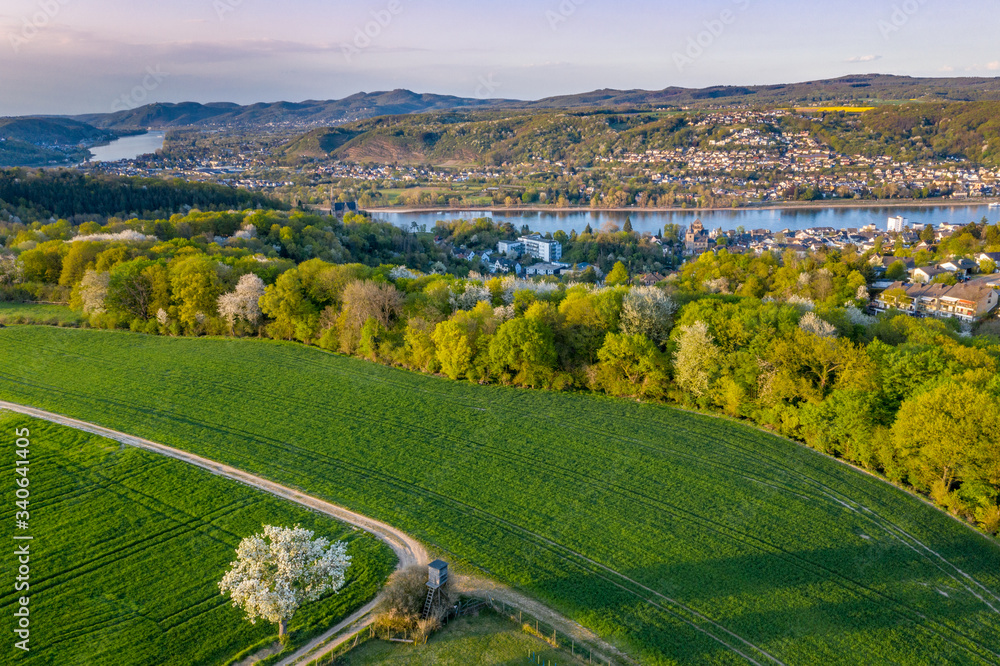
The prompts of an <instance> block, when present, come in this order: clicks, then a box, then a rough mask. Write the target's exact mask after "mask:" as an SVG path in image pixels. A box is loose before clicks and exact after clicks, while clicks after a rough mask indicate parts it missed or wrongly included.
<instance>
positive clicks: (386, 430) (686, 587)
mask: <svg viewBox="0 0 1000 666" xmlns="http://www.w3.org/2000/svg"><path fill="white" fill-rule="evenodd" d="M0 399H4V400H9V401H12V402H18V403H23V404H28V405H32V406H35V407H38V408H41V409H47V410H50V411H53V412H58V413H62V414H66V415H69V416H73V417H76V418H80V419H85V420H89V421H93V422H96V423H99V424H101V425H103V426H106V427H110V428H115V429H118V430H123V431H126V432H130V433H134V434H136V435H139V436H142V437H146V438H149V439H153V440H156V441H160V442H163V443H165V444H168V445H171V446H175V447H178V448H182V449H187V450H190V451H193V452H194V453H197V454H199V455H202V456H205V457H208V458H212V459H215V460H218V461H221V462H224V463H226V464H229V465H233V466H237V467H240V468H243V469H246V470H248V471H250V472H253V473H255V474H260V475H262V476H266V477H269V478H271V479H274V480H276V481H280V482H282V483H285V484H288V485H294V486H297V487H300V488H303V489H305V490H307V491H308V492H310V493H313V494H316V495H319V496H322V497H325V498H327V499H329V500H331V501H333V502H336V503H339V504H342V505H345V506H348V507H350V508H352V509H354V510H357V511H360V512H362V513H365V514H368V515H371V516H374V517H376V518H378V519H380V520H384V521H386V522H389V523H391V524H393V525H395V526H397V527H399V528H401V529H404V530H407V531H409V532H410V533H411V534H413V535H414V536H417V537H418V538H421V539H423V540H424V541H426V542H427V543H428V544H430V545H432V546H434V547H435V548H437V549H438V550H440V551H442V552H443V553H445V554H446V556H447V557H449V558H450V559H452V560H463V561H465V562H467V563H469V564H471V565H474V566H477V567H479V568H481V569H482V570H484V571H486V572H488V573H489V574H491V575H493V576H495V577H496V578H498V579H500V580H502V581H504V582H507V583H509V584H512V585H514V586H516V587H518V588H520V589H522V590H524V591H525V592H527V593H529V594H532V595H534V596H536V597H538V598H539V599H541V600H542V601H544V602H546V603H547V604H549V605H551V606H553V607H554V608H556V609H558V610H560V611H562V612H563V613H565V614H567V615H569V616H570V617H573V618H574V619H576V620H578V621H579V622H581V623H582V624H584V625H586V626H588V627H590V628H592V629H593V630H595V631H596V632H598V633H599V634H601V635H602V636H604V637H606V638H608V639H609V640H611V641H613V642H616V643H617V644H619V645H621V646H623V647H624V648H626V649H627V650H629V651H630V652H632V653H633V654H634V655H636V656H637V657H639V658H640V659H641V660H642V661H643V662H644V663H670V662H671V661H672V660H676V661H679V662H682V663H706V664H745V663H748V662H749V663H757V664H858V663H897V664H932V663H940V664H945V663H949V664H985V663H1000V546H998V544H997V542H996V541H994V540H990V539H987V538H986V537H984V536H982V535H981V534H978V533H976V532H974V531H973V530H971V529H970V528H968V527H967V526H963V525H961V524H959V523H958V522H956V521H954V520H953V519H951V518H950V517H948V516H947V515H945V514H944V513H941V512H939V511H938V510H936V509H934V508H933V507H931V506H929V505H927V504H925V503H924V502H922V501H920V500H918V499H916V498H914V497H912V496H910V495H908V494H906V493H904V492H903V491H901V490H898V489H896V488H893V487H892V486H890V485H888V484H885V483H883V482H881V481H879V480H877V479H875V478H873V477H870V476H868V475H865V474H862V473H860V472H857V471H855V470H853V469H851V468H849V467H846V466H844V465H841V464H839V463H837V462H835V461H833V460H831V459H829V458H826V457H824V456H822V455H820V454H818V453H816V452H814V451H811V450H808V449H806V448H804V447H800V446H798V445H796V444H794V443H791V442H788V441H786V440H783V439H780V438H777V437H773V436H771V435H768V434H766V433H763V432H760V431H757V430H754V429H751V428H748V427H744V426H742V425H740V424H737V423H733V422H729V421H725V420H720V419H713V418H711V417H707V416H700V415H693V414H689V413H686V412H681V411H678V410H675V409H671V408H668V407H663V406H656V405H642V404H637V403H634V402H627V401H619V400H612V399H604V398H600V397H595V396H586V395H571V394H565V393H547V392H541V391H524V390H516V389H507V388H502V387H484V386H475V385H471V384H468V383H461V382H451V381H448V380H444V379H439V378H434V377H426V376H421V375H417V374H413V373H408V372H403V371H399V370H394V369H391V368H386V367H382V366H378V365H373V364H369V363H366V362H364V361H360V360H357V359H350V358H342V357H338V356H335V355H332V354H328V353H325V352H322V351H319V350H316V349H311V348H307V347H304V346H301V345H295V344H285V343H276V342H269V341H260V340H217V339H190V338H163V337H148V336H141V335H132V334H127V333H113V332H102V331H88V330H75V329H57V328H33V327H14V328H8V329H4V330H0ZM206 596H207V595H206Z"/></svg>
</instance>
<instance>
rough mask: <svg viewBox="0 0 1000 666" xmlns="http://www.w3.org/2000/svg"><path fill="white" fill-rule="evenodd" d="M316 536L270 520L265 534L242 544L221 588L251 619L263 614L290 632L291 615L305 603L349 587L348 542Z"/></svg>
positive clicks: (279, 629)
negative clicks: (345, 579) (280, 525)
mask: <svg viewBox="0 0 1000 666" xmlns="http://www.w3.org/2000/svg"><path fill="white" fill-rule="evenodd" d="M313 536H314V534H313V532H312V531H311V530H307V529H305V528H303V527H301V526H299V525H296V526H295V527H275V526H273V525H265V526H264V532H263V533H262V534H254V535H253V536H249V537H247V538H245V539H243V541H241V542H240V545H239V546H237V548H236V558H237V559H236V560H235V561H234V562H232V563H231V564H230V565H229V566H230V569H229V571H227V572H226V575H225V576H223V577H222V580H221V581H220V582H219V589H220V590H221V591H222V594H227V593H228V594H229V596H230V598H231V599H232V600H233V606H235V607H237V608H242V609H243V611H244V612H245V613H246V615H247V619H248V620H250V622H251V623H256V622H257V620H258V619H264V620H267V621H268V622H274V623H276V624H277V625H278V633H279V635H281V636H284V635H285V631H286V629H287V626H288V620H290V619H291V617H292V616H293V615H294V614H295V611H296V610H298V608H299V607H300V606H301V605H302V604H303V603H306V602H308V601H315V600H316V599H319V598H320V597H321V596H323V595H324V594H326V593H327V592H329V591H331V590H332V591H337V590H339V589H340V588H341V587H343V586H344V576H345V572H346V571H347V568H348V567H349V566H350V564H351V556H350V555H348V554H347V544H346V543H344V542H343V541H338V542H336V543H333V544H331V543H330V542H329V541H328V540H327V539H325V538H322V537H320V538H318V539H314V538H313Z"/></svg>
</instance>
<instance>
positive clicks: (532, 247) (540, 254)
mask: <svg viewBox="0 0 1000 666" xmlns="http://www.w3.org/2000/svg"><path fill="white" fill-rule="evenodd" d="M518 241H520V242H521V243H522V244H523V245H524V253H525V254H530V255H531V256H532V257H534V258H535V259H540V260H541V261H543V262H553V261H559V260H560V259H562V243H560V242H559V241H554V240H549V239H547V238H542V236H541V234H532V235H530V236H521V237H520V238H518Z"/></svg>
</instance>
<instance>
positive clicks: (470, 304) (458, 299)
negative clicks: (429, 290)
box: [450, 284, 493, 310]
mask: <svg viewBox="0 0 1000 666" xmlns="http://www.w3.org/2000/svg"><path fill="white" fill-rule="evenodd" d="M450 300H451V307H452V308H454V309H455V310H471V309H472V308H474V307H476V305H477V304H478V303H481V302H483V301H485V302H487V303H489V302H491V301H492V300H493V294H491V293H490V290H489V289H487V288H486V286H485V285H482V284H469V285H466V287H465V291H464V292H462V293H461V294H456V293H454V292H452V295H451V299H450Z"/></svg>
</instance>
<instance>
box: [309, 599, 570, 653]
mask: <svg viewBox="0 0 1000 666" xmlns="http://www.w3.org/2000/svg"><path fill="white" fill-rule="evenodd" d="M346 645H347V646H348V647H349V646H350V643H348V644H346ZM341 652H342V653H341V654H340V655H339V656H338V657H337V658H330V659H319V660H318V661H319V662H320V663H321V664H323V666H327V664H331V665H333V666H374V665H375V664H390V665H392V666H423V665H424V664H434V665H435V666H467V665H468V664H477V665H478V666H506V665H508V664H531V663H532V661H531V658H532V655H534V659H535V661H534V663H535V664H546V663H548V664H564V665H565V666H573V665H574V664H575V665H582V664H586V663H587V659H586V658H584V659H579V658H576V659H574V658H573V657H572V656H571V655H570V647H569V646H568V645H567V646H566V649H565V650H562V649H556V648H553V647H552V646H550V645H549V644H548V643H546V642H545V641H543V640H542V639H540V638H538V637H536V636H532V635H530V634H528V633H526V632H524V631H522V630H521V628H520V627H518V626H517V624H516V623H513V622H511V621H510V620H507V619H505V618H502V617H499V616H498V615H496V614H494V613H489V612H487V613H485V614H483V615H481V616H479V617H470V618H459V619H457V620H454V621H452V622H449V623H448V625H447V626H446V627H444V628H443V629H442V630H441V631H439V632H437V633H436V634H434V635H433V636H432V637H431V638H430V640H428V641H427V643H426V644H425V645H407V644H401V643H390V642H388V641H382V640H378V639H369V640H367V641H365V642H363V643H361V644H360V645H358V646H357V647H354V648H353V649H342V650H341ZM584 654H586V653H584Z"/></svg>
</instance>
